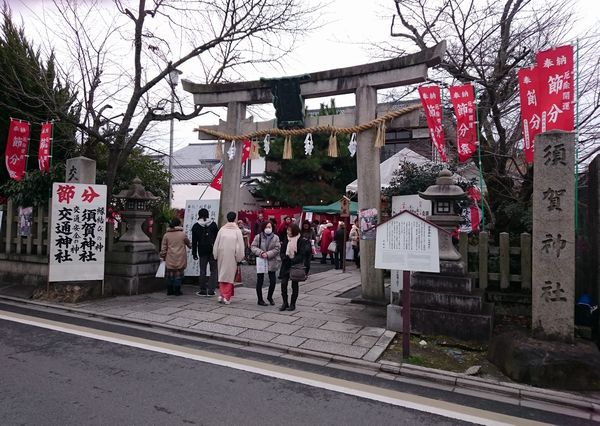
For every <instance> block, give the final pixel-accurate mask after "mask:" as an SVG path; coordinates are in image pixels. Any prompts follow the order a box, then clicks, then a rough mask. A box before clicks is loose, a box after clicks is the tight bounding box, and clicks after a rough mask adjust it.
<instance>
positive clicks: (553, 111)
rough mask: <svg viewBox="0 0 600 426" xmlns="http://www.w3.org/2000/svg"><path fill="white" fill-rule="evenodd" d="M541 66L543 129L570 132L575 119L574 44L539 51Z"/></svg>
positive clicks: (540, 95) (539, 86) (540, 109)
mask: <svg viewBox="0 0 600 426" xmlns="http://www.w3.org/2000/svg"><path fill="white" fill-rule="evenodd" d="M535 59H536V62H537V68H538V70H539V77H540V80H539V85H538V102H539V105H538V107H539V111H540V113H541V114H540V117H541V119H542V132H547V131H549V130H564V131H567V132H570V131H572V130H573V129H574V127H575V126H574V123H575V113H574V107H573V106H574V104H575V84H574V76H573V46H571V45H567V46H560V47H557V48H554V49H550V50H544V51H543V52H539V53H538V54H537V55H536V58H535Z"/></svg>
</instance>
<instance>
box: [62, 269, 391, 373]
mask: <svg viewBox="0 0 600 426" xmlns="http://www.w3.org/2000/svg"><path fill="white" fill-rule="evenodd" d="M252 269H254V268H252ZM244 275H246V274H244ZM278 284H279V283H278ZM359 285H360V273H359V272H358V270H357V269H356V268H355V267H353V266H349V267H348V268H347V269H346V272H345V273H344V272H342V271H340V270H329V271H326V272H321V273H317V274H314V275H310V276H309V278H308V280H307V281H305V282H303V283H300V295H299V297H298V301H297V302H296V310H295V311H293V312H289V311H284V312H280V311H279V306H281V302H282V300H281V296H280V289H279V285H278V287H277V289H276V291H275V296H274V300H275V306H259V305H257V303H256V291H255V290H254V288H246V287H243V286H242V287H236V288H235V296H234V298H233V300H232V303H231V305H228V306H225V305H221V304H219V303H217V298H216V297H199V296H196V295H195V294H194V293H195V291H196V290H197V288H195V287H192V286H184V287H183V293H184V295H183V296H179V297H173V296H169V297H167V296H166V294H163V293H153V294H143V295H137V296H121V297H114V298H109V299H101V300H95V301H86V302H83V303H78V304H68V305H64V306H68V307H70V308H79V309H85V310H86V311H88V312H90V313H93V314H97V315H100V316H103V315H104V316H110V317H112V318H115V317H116V318H121V319H124V320H130V321H136V322H143V323H148V324H157V325H166V326H171V327H173V326H174V327H178V328H181V329H187V330H189V331H191V332H197V333H199V334H210V337H219V336H224V337H231V336H235V337H236V338H240V339H247V340H249V341H251V342H256V341H258V342H265V343H272V344H274V345H278V346H281V347H284V348H285V347H287V348H290V347H291V348H299V349H306V350H310V351H316V352H323V353H327V354H333V355H341V356H345V357H348V358H353V359H362V360H365V361H371V362H373V361H376V360H377V359H378V358H379V357H380V356H381V354H382V353H383V351H385V349H386V348H387V346H388V345H389V344H390V342H391V341H392V340H393V338H394V336H395V334H396V333H395V332H392V331H387V330H386V329H385V323H386V320H385V308H383V307H371V306H363V305H356V304H351V303H350V302H351V301H350V299H346V298H342V297H337V296H339V295H340V294H342V293H344V292H346V291H348V290H350V289H352V288H355V287H357V286H359ZM264 292H265V294H266V289H264Z"/></svg>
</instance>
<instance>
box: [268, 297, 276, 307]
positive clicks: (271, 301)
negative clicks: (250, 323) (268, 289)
mask: <svg viewBox="0 0 600 426" xmlns="http://www.w3.org/2000/svg"><path fill="white" fill-rule="evenodd" d="M267 300H268V301H269V305H271V306H273V305H274V304H275V301H274V300H273V298H272V297H271V296H267Z"/></svg>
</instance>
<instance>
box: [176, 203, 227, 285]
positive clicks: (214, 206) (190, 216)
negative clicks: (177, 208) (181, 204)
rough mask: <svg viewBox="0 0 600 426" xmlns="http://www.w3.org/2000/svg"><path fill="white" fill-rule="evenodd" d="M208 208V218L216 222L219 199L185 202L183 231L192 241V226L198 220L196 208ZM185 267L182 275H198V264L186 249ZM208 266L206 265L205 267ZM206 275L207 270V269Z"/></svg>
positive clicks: (190, 251)
mask: <svg viewBox="0 0 600 426" xmlns="http://www.w3.org/2000/svg"><path fill="white" fill-rule="evenodd" d="M200 209H206V210H208V218H209V219H211V220H213V221H215V222H217V225H218V220H219V200H187V201H186V202H185V216H184V217H183V232H185V235H187V237H188V238H189V239H190V241H192V226H194V223H196V221H197V220H198V210H200ZM187 256H188V259H187V267H186V268H185V272H184V275H185V276H186V277H198V276H200V264H199V263H198V261H197V260H194V257H193V256H192V250H188V251H187ZM208 268H209V266H208V265H207V269H208ZM207 275H208V271H207Z"/></svg>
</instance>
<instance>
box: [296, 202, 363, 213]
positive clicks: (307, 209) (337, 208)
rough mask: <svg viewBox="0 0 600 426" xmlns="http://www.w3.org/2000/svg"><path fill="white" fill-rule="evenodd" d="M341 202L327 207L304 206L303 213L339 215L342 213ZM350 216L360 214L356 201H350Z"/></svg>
mask: <svg viewBox="0 0 600 426" xmlns="http://www.w3.org/2000/svg"><path fill="white" fill-rule="evenodd" d="M340 208H341V205H340V202H339V201H336V202H335V203H331V204H327V205H325V206H303V207H302V211H303V212H312V213H321V214H332V215H337V214H339V213H340ZM350 214H352V215H356V214H358V203H357V202H356V201H350Z"/></svg>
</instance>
